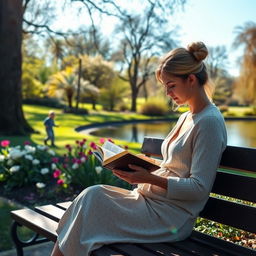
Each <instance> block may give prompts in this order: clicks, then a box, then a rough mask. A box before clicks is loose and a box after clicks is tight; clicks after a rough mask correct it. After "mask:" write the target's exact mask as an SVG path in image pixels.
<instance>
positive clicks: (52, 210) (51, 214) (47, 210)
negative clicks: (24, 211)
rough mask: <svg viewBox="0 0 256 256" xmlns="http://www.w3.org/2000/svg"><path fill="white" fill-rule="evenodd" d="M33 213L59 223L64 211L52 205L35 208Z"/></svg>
mask: <svg viewBox="0 0 256 256" xmlns="http://www.w3.org/2000/svg"><path fill="white" fill-rule="evenodd" d="M35 211H36V212H38V213H41V214H42V215H44V216H46V217H48V218H50V219H52V220H54V221H57V222H59V220H60V219H61V217H62V216H63V214H64V213H65V210H63V209H60V208H59V207H56V206H54V205H52V204H49V205H44V206H37V207H35Z"/></svg>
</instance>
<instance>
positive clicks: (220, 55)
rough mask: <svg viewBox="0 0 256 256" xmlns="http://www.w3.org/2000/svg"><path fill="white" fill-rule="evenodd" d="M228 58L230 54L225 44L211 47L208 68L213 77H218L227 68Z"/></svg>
mask: <svg viewBox="0 0 256 256" xmlns="http://www.w3.org/2000/svg"><path fill="white" fill-rule="evenodd" d="M227 60H228V54H227V49H226V47H225V46H216V47H209V56H208V58H207V69H208V72H209V75H210V78H211V79H216V78H217V77H218V76H220V75H221V72H222V71H223V70H225V69H226V65H227Z"/></svg>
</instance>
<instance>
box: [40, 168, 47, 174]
mask: <svg viewBox="0 0 256 256" xmlns="http://www.w3.org/2000/svg"><path fill="white" fill-rule="evenodd" d="M40 172H41V174H43V175H44V174H47V173H48V172H49V169H48V168H42V169H41V171H40Z"/></svg>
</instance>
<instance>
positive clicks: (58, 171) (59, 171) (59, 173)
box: [53, 169, 61, 178]
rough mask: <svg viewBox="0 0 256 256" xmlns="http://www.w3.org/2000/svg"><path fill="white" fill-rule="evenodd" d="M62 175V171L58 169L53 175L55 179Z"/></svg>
mask: <svg viewBox="0 0 256 256" xmlns="http://www.w3.org/2000/svg"><path fill="white" fill-rule="evenodd" d="M60 175H61V170H59V169H56V170H55V171H54V173H53V177H54V178H58V177H59V176H60Z"/></svg>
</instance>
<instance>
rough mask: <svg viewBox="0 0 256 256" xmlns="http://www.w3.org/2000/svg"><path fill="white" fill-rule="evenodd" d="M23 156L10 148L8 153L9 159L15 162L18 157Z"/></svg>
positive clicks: (17, 150) (20, 152)
mask: <svg viewBox="0 0 256 256" xmlns="http://www.w3.org/2000/svg"><path fill="white" fill-rule="evenodd" d="M23 155H24V152H23V151H20V150H19V149H16V148H11V150H10V152H9V158H11V159H13V160H15V159H18V158H20V157H22V156H23Z"/></svg>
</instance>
